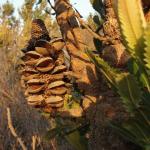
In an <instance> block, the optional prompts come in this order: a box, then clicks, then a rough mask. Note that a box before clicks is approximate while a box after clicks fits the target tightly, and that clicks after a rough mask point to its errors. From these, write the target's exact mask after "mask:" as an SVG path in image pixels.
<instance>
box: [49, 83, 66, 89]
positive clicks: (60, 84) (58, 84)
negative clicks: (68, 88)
mask: <svg viewBox="0 0 150 150" xmlns="http://www.w3.org/2000/svg"><path fill="white" fill-rule="evenodd" d="M62 85H65V82H64V81H55V82H52V83H50V84H49V86H48V89H52V88H55V87H59V86H62Z"/></svg>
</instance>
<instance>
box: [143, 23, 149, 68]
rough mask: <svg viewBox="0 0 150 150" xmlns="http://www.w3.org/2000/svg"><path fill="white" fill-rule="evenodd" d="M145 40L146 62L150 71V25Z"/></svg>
mask: <svg viewBox="0 0 150 150" xmlns="http://www.w3.org/2000/svg"><path fill="white" fill-rule="evenodd" d="M144 40H145V45H146V47H145V53H144V57H145V58H144V61H145V62H146V64H145V65H146V67H147V68H148V69H150V25H148V26H147V28H146V29H145V32H144Z"/></svg>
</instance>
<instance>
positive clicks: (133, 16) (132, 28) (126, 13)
mask: <svg viewBox="0 0 150 150" xmlns="http://www.w3.org/2000/svg"><path fill="white" fill-rule="evenodd" d="M118 18H119V22H120V27H121V32H122V35H123V37H124V38H123V40H124V43H125V46H127V50H128V51H129V52H130V54H131V55H132V56H134V57H138V58H139V59H142V58H143V53H144V52H143V45H144V40H143V32H144V28H145V27H146V22H145V19H144V14H143V12H142V6H141V1H140V0H132V1H131V0H118Z"/></svg>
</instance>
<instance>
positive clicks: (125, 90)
mask: <svg viewBox="0 0 150 150" xmlns="http://www.w3.org/2000/svg"><path fill="white" fill-rule="evenodd" d="M116 84H117V85H116V87H117V90H118V93H119V95H120V97H121V99H122V100H123V103H124V106H125V107H126V110H127V111H128V112H130V113H134V111H135V110H136V109H137V108H138V107H139V103H140V101H141V96H142V93H141V90H140V88H139V85H138V82H137V81H136V79H135V78H134V76H132V75H131V74H129V73H121V74H120V75H119V76H117V77H116Z"/></svg>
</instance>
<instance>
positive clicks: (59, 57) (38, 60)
mask: <svg viewBox="0 0 150 150" xmlns="http://www.w3.org/2000/svg"><path fill="white" fill-rule="evenodd" d="M41 43H43V44H41ZM39 44H40V45H42V47H35V50H34V51H29V52H26V53H25V54H24V56H23V57H22V60H23V64H22V68H21V70H20V73H21V84H22V87H23V88H24V89H25V96H26V98H27V102H28V104H29V105H32V106H35V107H42V108H45V109H46V110H47V111H51V110H52V109H53V110H55V109H59V108H62V107H63V105H64V99H65V95H66V94H70V92H71V88H72V84H71V78H70V77H69V76H68V75H67V70H68V69H67V67H66V65H65V58H64V54H63V51H62V49H63V47H64V42H63V41H62V40H61V39H56V40H54V41H51V42H47V41H42V40H41V41H40V40H39V41H38V42H37V43H36V45H39ZM52 52H53V53H52Z"/></svg>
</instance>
